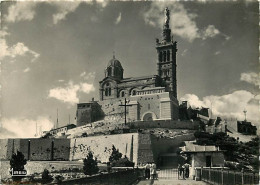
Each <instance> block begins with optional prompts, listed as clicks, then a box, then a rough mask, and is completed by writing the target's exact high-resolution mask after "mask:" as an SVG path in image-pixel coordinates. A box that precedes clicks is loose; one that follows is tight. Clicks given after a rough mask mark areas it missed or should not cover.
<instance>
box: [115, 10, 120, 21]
mask: <svg viewBox="0 0 260 185" xmlns="http://www.w3.org/2000/svg"><path fill="white" fill-rule="evenodd" d="M120 22H121V12H120V13H119V15H118V17H117V18H116V21H115V24H119V23H120Z"/></svg>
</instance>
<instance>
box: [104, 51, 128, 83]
mask: <svg viewBox="0 0 260 185" xmlns="http://www.w3.org/2000/svg"><path fill="white" fill-rule="evenodd" d="M123 73H124V69H123V67H122V65H121V63H120V62H119V60H117V59H116V58H115V55H114V56H113V58H112V59H111V60H110V61H109V62H108V64H107V68H106V70H105V76H106V77H113V78H116V79H119V80H122V79H123Z"/></svg>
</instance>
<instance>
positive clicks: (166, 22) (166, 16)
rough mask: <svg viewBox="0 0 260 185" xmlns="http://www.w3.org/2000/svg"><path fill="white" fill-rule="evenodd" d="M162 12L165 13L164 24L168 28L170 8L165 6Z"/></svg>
mask: <svg viewBox="0 0 260 185" xmlns="http://www.w3.org/2000/svg"><path fill="white" fill-rule="evenodd" d="M164 13H165V17H164V22H165V26H166V27H167V28H169V21H170V10H169V9H168V7H166V8H165V10H164Z"/></svg>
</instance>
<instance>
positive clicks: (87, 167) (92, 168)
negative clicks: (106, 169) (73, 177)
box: [83, 152, 99, 175]
mask: <svg viewBox="0 0 260 185" xmlns="http://www.w3.org/2000/svg"><path fill="white" fill-rule="evenodd" d="M83 171H84V174H85V175H93V174H96V173H98V171H99V169H98V166H97V159H94V157H93V154H92V152H88V155H87V157H86V158H85V159H84V166H83Z"/></svg>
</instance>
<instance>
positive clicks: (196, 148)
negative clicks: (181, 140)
mask: <svg viewBox="0 0 260 185" xmlns="http://www.w3.org/2000/svg"><path fill="white" fill-rule="evenodd" d="M185 145H186V146H183V147H180V148H181V149H182V152H183V153H198V152H223V151H222V150H219V147H216V146H214V145H211V146H202V145H196V144H193V143H192V142H189V141H185Z"/></svg>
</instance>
